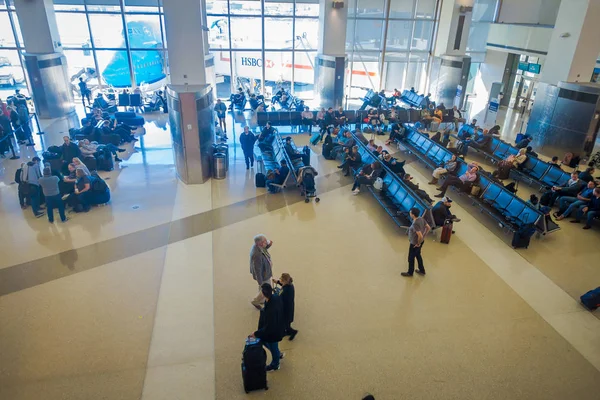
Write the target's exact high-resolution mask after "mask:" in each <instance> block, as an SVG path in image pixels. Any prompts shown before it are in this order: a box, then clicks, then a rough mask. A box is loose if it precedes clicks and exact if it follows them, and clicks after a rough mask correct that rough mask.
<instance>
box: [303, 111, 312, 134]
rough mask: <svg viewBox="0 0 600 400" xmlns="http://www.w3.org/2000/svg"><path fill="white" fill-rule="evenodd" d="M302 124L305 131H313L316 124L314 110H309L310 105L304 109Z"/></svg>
mask: <svg viewBox="0 0 600 400" xmlns="http://www.w3.org/2000/svg"><path fill="white" fill-rule="evenodd" d="M301 116H302V125H303V126H304V131H305V132H308V133H309V134H310V133H312V127H313V124H314V120H313V118H314V115H313V113H312V111H310V110H309V108H308V107H304V110H303V111H302V114H301Z"/></svg>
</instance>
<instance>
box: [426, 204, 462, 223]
mask: <svg viewBox="0 0 600 400" xmlns="http://www.w3.org/2000/svg"><path fill="white" fill-rule="evenodd" d="M451 206H452V199H451V198H450V197H444V198H442V200H440V201H439V202H438V203H437V204H436V205H435V206H433V208H432V209H431V214H432V215H433V221H434V222H435V226H443V225H444V222H446V221H447V220H451V221H453V222H460V219H458V218H456V215H454V214H452V213H451V212H450V207H451Z"/></svg>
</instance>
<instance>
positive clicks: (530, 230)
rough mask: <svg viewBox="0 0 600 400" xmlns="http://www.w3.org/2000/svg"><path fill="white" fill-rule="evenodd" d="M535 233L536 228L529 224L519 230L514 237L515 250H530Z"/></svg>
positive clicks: (512, 244) (513, 245)
mask: <svg viewBox="0 0 600 400" xmlns="http://www.w3.org/2000/svg"><path fill="white" fill-rule="evenodd" d="M534 233H535V226H533V224H527V225H524V226H522V227H521V228H519V229H518V230H517V231H516V232H515V234H514V235H513V239H512V243H511V246H512V247H513V249H522V248H525V249H526V248H528V247H529V242H530V241H531V237H532V236H533V234H534Z"/></svg>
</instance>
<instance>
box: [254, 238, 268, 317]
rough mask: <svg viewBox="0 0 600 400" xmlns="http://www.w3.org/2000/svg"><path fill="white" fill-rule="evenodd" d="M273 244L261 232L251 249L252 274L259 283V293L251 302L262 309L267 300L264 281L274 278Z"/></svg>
mask: <svg viewBox="0 0 600 400" xmlns="http://www.w3.org/2000/svg"><path fill="white" fill-rule="evenodd" d="M271 246H273V241H271V240H268V239H267V237H266V236H265V235H262V234H260V235H256V236H254V245H253V246H252V248H251V249H250V274H252V278H253V279H254V280H255V281H256V283H258V294H257V295H256V297H255V298H254V299H253V300H252V301H251V302H250V303H251V304H252V305H253V306H254V307H255V308H256V309H258V310H260V309H262V305H263V303H264V302H265V296H263V294H262V290H261V286H262V284H263V283H270V282H271V280H272V279H273V270H272V268H273V261H272V260H271V254H269V249H270V248H271Z"/></svg>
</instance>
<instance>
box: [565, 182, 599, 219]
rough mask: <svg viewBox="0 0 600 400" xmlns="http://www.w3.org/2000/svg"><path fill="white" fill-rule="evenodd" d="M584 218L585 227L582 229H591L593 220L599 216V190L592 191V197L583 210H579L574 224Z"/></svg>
mask: <svg viewBox="0 0 600 400" xmlns="http://www.w3.org/2000/svg"><path fill="white" fill-rule="evenodd" d="M584 216H585V217H586V221H585V226H584V227H583V229H591V227H592V221H593V220H594V218H596V217H598V216H600V188H596V189H594V196H593V197H592V199H591V200H590V202H589V203H588V204H587V205H586V206H585V207H583V208H581V209H579V211H578V212H577V216H576V217H575V218H576V219H575V220H574V221H571V222H574V223H578V222H581V220H582V219H583V217H584Z"/></svg>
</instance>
